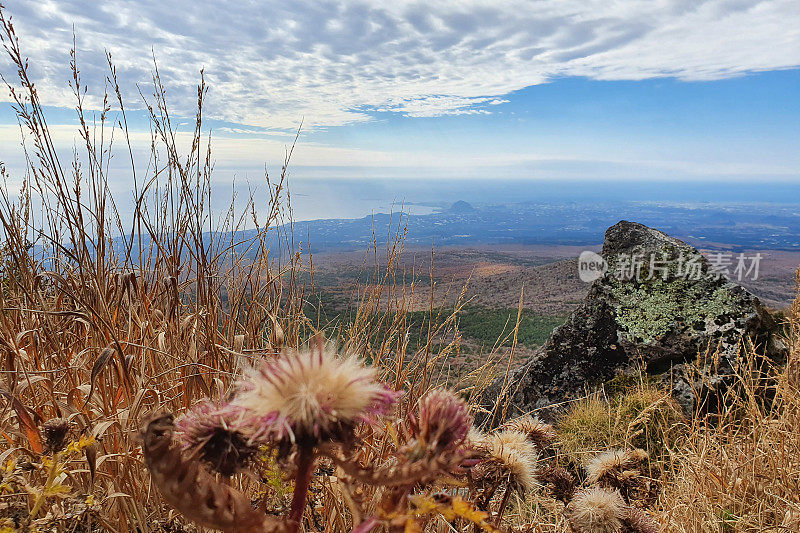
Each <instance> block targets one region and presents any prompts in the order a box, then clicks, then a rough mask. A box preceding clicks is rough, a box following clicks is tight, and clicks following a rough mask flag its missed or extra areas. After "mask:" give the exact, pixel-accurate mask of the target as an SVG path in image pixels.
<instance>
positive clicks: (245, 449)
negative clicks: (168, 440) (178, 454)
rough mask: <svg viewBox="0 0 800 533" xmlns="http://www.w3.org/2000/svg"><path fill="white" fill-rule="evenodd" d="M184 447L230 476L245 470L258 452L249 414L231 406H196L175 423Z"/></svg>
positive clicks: (206, 402) (201, 403) (204, 404)
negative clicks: (252, 435)
mask: <svg viewBox="0 0 800 533" xmlns="http://www.w3.org/2000/svg"><path fill="white" fill-rule="evenodd" d="M175 427H176V429H177V433H178V437H179V439H180V440H181V444H182V447H183V448H184V449H185V450H188V451H189V452H190V453H191V454H196V455H197V456H198V457H199V458H200V459H201V460H203V461H204V462H205V463H207V464H208V465H209V466H210V467H211V468H212V469H213V470H215V471H216V472H219V473H220V474H222V475H223V476H226V477H230V476H232V475H234V474H235V473H237V472H239V471H240V470H242V469H244V468H246V467H247V466H248V465H249V464H250V462H251V461H252V459H253V458H254V457H255V455H256V454H257V453H258V442H257V441H256V440H255V439H253V438H252V437H251V434H252V421H251V420H249V419H248V416H247V413H245V412H244V411H243V410H242V409H239V408H237V407H236V406H234V405H231V404H229V403H223V404H214V403H212V402H209V401H204V402H200V403H198V404H195V405H194V406H193V407H192V408H191V409H190V410H189V411H187V412H186V413H185V414H184V415H183V416H181V417H180V418H179V419H178V420H176V422H175Z"/></svg>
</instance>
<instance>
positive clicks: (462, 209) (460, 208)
mask: <svg viewBox="0 0 800 533" xmlns="http://www.w3.org/2000/svg"><path fill="white" fill-rule="evenodd" d="M475 211H477V209H475V208H474V207H473V206H472V204H470V203H469V202H465V201H464V200H459V201H457V202H456V203H454V204H453V205H451V206H450V209H448V212H450V213H473V212H475Z"/></svg>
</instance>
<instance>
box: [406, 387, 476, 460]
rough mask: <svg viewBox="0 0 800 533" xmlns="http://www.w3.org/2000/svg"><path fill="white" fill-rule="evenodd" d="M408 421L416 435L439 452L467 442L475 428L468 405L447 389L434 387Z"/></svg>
mask: <svg viewBox="0 0 800 533" xmlns="http://www.w3.org/2000/svg"><path fill="white" fill-rule="evenodd" d="M408 422H409V428H410V429H411V434H412V436H413V437H414V438H415V439H417V440H418V441H420V442H422V443H424V444H425V446H427V447H428V448H430V449H433V450H437V451H445V450H453V449H455V448H456V447H457V446H460V445H461V444H463V443H464V440H465V439H466V438H467V434H468V433H469V430H470V428H471V427H472V419H471V417H470V415H469V408H468V407H467V404H466V403H465V402H464V400H462V399H461V398H459V397H458V396H456V395H455V394H454V393H453V392H451V391H449V390H446V389H433V390H432V391H429V392H428V393H427V394H426V395H425V396H423V397H422V399H420V401H419V407H418V409H417V412H416V413H410V414H409V416H408Z"/></svg>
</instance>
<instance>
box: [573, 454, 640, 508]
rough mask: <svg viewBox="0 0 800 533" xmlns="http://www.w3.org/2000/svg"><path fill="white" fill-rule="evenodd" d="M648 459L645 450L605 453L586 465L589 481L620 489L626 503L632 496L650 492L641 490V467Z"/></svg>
mask: <svg viewBox="0 0 800 533" xmlns="http://www.w3.org/2000/svg"><path fill="white" fill-rule="evenodd" d="M646 459H647V452H645V451H644V450H639V449H635V450H611V451H607V452H603V453H601V454H599V455H598V456H596V457H595V458H594V459H592V460H591V461H589V463H588V464H587V465H586V473H587V481H588V482H589V483H591V484H595V483H596V484H598V485H600V486H601V487H610V488H614V489H618V490H619V491H620V493H621V494H622V497H623V498H624V499H625V501H626V502H628V501H630V499H631V496H632V495H634V496H635V495H637V494H638V493H640V492H641V493H644V494H645V495H647V494H648V493H649V492H651V491H650V490H644V491H642V490H639V489H640V488H642V487H641V486H642V485H643V481H644V480H643V478H642V477H641V476H642V473H641V470H640V468H641V465H642V463H643V462H644V461H645V460H646Z"/></svg>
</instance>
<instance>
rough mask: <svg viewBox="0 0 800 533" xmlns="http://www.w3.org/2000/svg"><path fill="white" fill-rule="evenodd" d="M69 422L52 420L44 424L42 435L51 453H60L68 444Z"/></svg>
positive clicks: (59, 419) (57, 419)
mask: <svg viewBox="0 0 800 533" xmlns="http://www.w3.org/2000/svg"><path fill="white" fill-rule="evenodd" d="M68 433H69V421H68V420H67V419H65V418H51V419H50V420H48V421H47V422H45V423H44V424H42V435H43V436H44V443H45V444H46V445H47V450H48V451H49V452H51V453H56V452H60V451H61V449H62V448H63V447H64V445H65V444H66V443H67V434H68Z"/></svg>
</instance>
